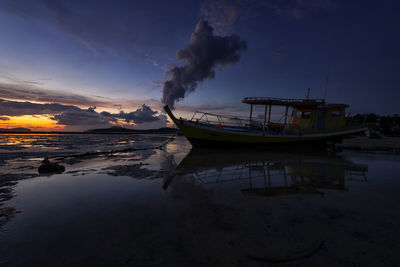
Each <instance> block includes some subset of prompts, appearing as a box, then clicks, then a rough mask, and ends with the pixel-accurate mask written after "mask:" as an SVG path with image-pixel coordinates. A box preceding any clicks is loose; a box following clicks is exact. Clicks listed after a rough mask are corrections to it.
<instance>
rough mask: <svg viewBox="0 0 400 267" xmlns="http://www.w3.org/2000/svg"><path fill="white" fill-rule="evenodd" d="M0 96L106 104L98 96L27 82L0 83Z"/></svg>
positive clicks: (39, 100)
mask: <svg viewBox="0 0 400 267" xmlns="http://www.w3.org/2000/svg"><path fill="white" fill-rule="evenodd" d="M0 98H3V99H13V100H28V101H35V102H58V103H59V102H62V103H63V104H71V105H83V106H106V105H108V103H107V102H105V101H104V100H103V99H102V100H99V99H98V97H86V96H82V95H77V94H69V93H67V92H62V91H58V90H48V89H43V88H40V87H38V86H35V85H28V84H21V83H20V84H18V83H17V84H8V83H0Z"/></svg>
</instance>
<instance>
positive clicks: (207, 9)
mask: <svg viewBox="0 0 400 267" xmlns="http://www.w3.org/2000/svg"><path fill="white" fill-rule="evenodd" d="M240 6H241V1H239V0H237V1H232V0H210V1H207V2H205V3H204V4H203V5H202V7H201V9H200V14H201V17H202V18H204V20H206V21H208V22H209V23H210V25H211V26H212V27H213V28H214V30H215V33H216V34H218V35H226V34H228V33H230V32H231V31H232V25H233V24H234V23H235V22H236V20H237V19H238V18H239V16H240V15H241V11H242V9H241V8H240Z"/></svg>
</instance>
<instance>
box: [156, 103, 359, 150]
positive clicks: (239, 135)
mask: <svg viewBox="0 0 400 267" xmlns="http://www.w3.org/2000/svg"><path fill="white" fill-rule="evenodd" d="M242 102H243V103H244V104H248V105H250V116H249V118H248V119H247V118H246V119H243V118H239V117H227V116H222V115H217V114H211V113H206V112H198V111H197V112H195V114H194V115H193V116H192V118H191V119H184V118H179V119H178V118H176V117H175V116H174V114H173V113H172V111H171V109H170V108H169V107H168V105H166V106H164V110H165V111H166V113H167V114H168V115H169V117H170V118H171V120H172V121H173V122H174V123H175V125H176V126H177V127H178V129H179V130H181V132H182V134H183V135H184V136H185V137H186V138H187V139H188V140H189V142H190V143H191V144H192V145H193V146H212V147H215V146H218V147H220V146H223V147H237V146H246V147H249V146H255V147H261V146H270V147H272V146H278V147H282V146H285V145H289V146H294V145H307V146H309V145H313V146H318V147H321V146H323V147H325V145H326V144H327V142H328V141H331V142H332V143H338V142H341V139H342V137H343V136H346V135H352V134H357V133H362V132H364V131H365V130H367V127H366V126H365V125H364V124H363V123H360V122H353V121H351V120H349V119H347V118H346V116H345V114H346V113H345V109H346V108H348V107H349V105H347V104H327V103H325V100H324V99H309V98H306V99H289V98H271V97H246V98H244V99H243V100H242ZM257 105H258V106H264V108H265V109H264V116H263V121H258V120H256V119H255V118H253V107H254V106H257ZM273 106H281V107H284V110H285V113H284V115H283V116H282V119H283V122H282V121H280V122H272V121H271V109H272V107H273ZM289 110H290V111H291V112H290V113H291V114H290V115H289ZM196 116H197V117H196Z"/></svg>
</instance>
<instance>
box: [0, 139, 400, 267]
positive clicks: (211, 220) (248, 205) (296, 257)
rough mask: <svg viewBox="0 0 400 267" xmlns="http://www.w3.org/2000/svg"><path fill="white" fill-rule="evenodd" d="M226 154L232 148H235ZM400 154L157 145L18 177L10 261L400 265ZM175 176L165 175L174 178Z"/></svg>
mask: <svg viewBox="0 0 400 267" xmlns="http://www.w3.org/2000/svg"><path fill="white" fill-rule="evenodd" d="M229 153H230V152H229ZM399 163H400V158H399V156H397V155H393V154H375V153H358V152H349V151H347V152H346V151H344V152H342V153H338V154H337V155H336V156H335V157H330V156H328V155H325V154H298V155H293V154H285V153H277V152H275V153H272V154H271V153H266V154H262V153H261V154H252V155H247V156H245V154H243V153H242V154H241V153H237V154H236V156H235V155H230V156H228V155H227V154H226V152H222V153H221V152H217V151H213V150H210V151H197V150H192V151H191V148H190V145H188V144H187V142H186V141H185V139H184V138H183V137H177V138H176V139H175V140H174V141H172V142H170V143H168V144H167V145H166V146H165V148H163V149H161V150H144V151H140V152H139V151H135V152H130V153H121V154H113V155H107V156H101V157H94V158H93V157H89V158H81V159H79V161H76V162H71V164H66V162H64V163H63V164H65V166H66V172H65V173H64V174H58V175H52V176H40V177H35V178H28V177H25V179H22V180H18V181H14V185H12V184H10V185H9V186H8V188H10V189H11V190H9V192H8V193H9V194H11V195H12V197H11V198H9V199H7V200H6V199H4V200H3V201H0V203H2V204H3V207H8V208H15V209H16V210H18V211H20V213H16V214H15V216H14V217H12V218H10V219H9V220H8V222H7V223H5V224H4V225H3V227H2V232H0V264H1V265H2V266H77V265H95V266H396V265H399V264H400V257H399V256H398V253H397V252H398V251H400V242H399V241H398V240H399V238H400V230H399V229H398V227H396V225H398V224H399V223H400V211H399V209H398V208H397V205H396V203H398V202H399V200H400V196H399V194H398V190H399V189H400V181H399V179H398V178H399V174H398V173H399V171H400V164H399ZM167 181H168V183H167V184H166V182H167Z"/></svg>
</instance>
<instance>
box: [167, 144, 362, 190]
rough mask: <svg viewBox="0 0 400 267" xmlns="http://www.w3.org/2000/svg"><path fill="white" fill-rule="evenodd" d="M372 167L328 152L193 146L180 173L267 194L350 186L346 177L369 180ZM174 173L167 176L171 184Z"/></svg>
mask: <svg viewBox="0 0 400 267" xmlns="http://www.w3.org/2000/svg"><path fill="white" fill-rule="evenodd" d="M367 171H368V167H367V166H365V165H360V164H355V163H353V162H351V161H349V160H347V159H345V158H342V157H335V158H333V157H330V156H329V155H328V154H327V153H322V152H320V153H310V154H294V153H292V154H285V153H281V154H280V153H265V152H260V151H258V152H257V151H256V152H254V151H253V152H251V153H250V152H249V151H242V150H241V151H235V153H233V151H223V150H212V149H199V148H197V149H196V148H193V149H192V150H191V151H190V153H189V154H188V155H187V156H186V157H185V158H184V159H183V160H182V161H181V163H180V164H179V165H178V167H177V168H176V172H175V174H176V175H179V176H182V177H195V178H196V179H197V180H198V181H199V182H200V183H202V184H220V183H230V184H233V183H238V186H239V187H240V189H241V190H242V192H243V193H245V194H261V195H265V196H277V195H298V194H301V195H303V194H323V193H322V192H320V191H318V190H320V189H332V190H347V188H346V186H345V182H346V180H355V179H356V178H359V179H358V180H360V181H366V173H367ZM171 180H172V177H171V178H170V179H169V180H167V182H166V183H165V185H164V189H166V188H167V187H168V184H169V183H170V182H171Z"/></svg>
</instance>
